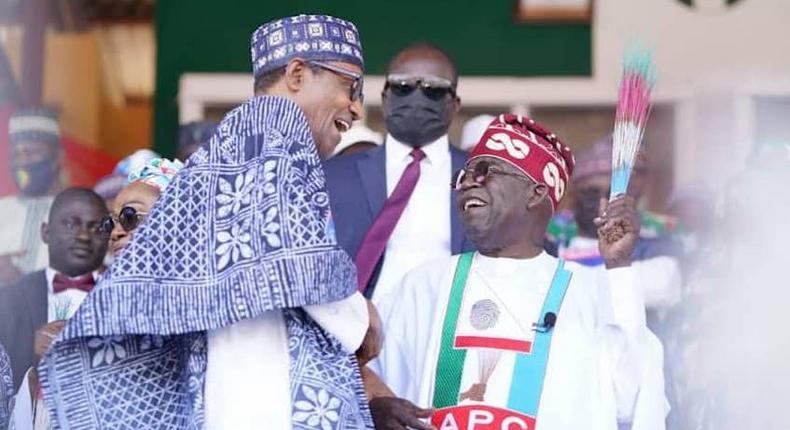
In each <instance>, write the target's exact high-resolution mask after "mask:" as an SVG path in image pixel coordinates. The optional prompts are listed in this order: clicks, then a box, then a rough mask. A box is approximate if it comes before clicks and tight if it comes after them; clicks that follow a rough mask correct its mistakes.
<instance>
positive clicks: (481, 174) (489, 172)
mask: <svg viewBox="0 0 790 430" xmlns="http://www.w3.org/2000/svg"><path fill="white" fill-rule="evenodd" d="M466 175H472V180H473V181H475V183H477V184H479V185H483V184H485V182H486V181H487V180H488V179H489V178H490V177H491V176H493V175H502V176H512V177H514V178H517V179H520V180H522V181H526V182H532V180H531V179H530V178H528V177H526V176H524V175H519V174H518V173H510V172H505V171H503V170H501V169H500V168H498V167H496V166H493V165H492V164H491V163H489V162H487V161H480V162H479V163H477V164H475V165H474V166H471V169H470V166H467V167H466V168H465V169H459V170H458V171H457V172H455V175H454V176H453V177H454V180H453V183H452V184H450V186H451V187H452V188H453V189H455V190H460V189H461V184H463V183H464V181H465V180H466Z"/></svg>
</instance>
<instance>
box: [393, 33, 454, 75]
mask: <svg viewBox="0 0 790 430" xmlns="http://www.w3.org/2000/svg"><path fill="white" fill-rule="evenodd" d="M387 74H388V75H391V74H407V75H415V76H437V77H440V78H444V79H448V80H450V81H452V82H453V85H455V84H457V83H458V70H457V69H456V67H455V62H453V59H452V58H451V57H450V55H449V54H448V53H447V52H445V51H444V50H443V49H441V48H439V47H438V46H435V45H432V44H430V43H427V42H420V43H415V44H414V45H410V46H408V47H406V48H404V49H403V50H401V51H400V52H399V53H398V54H397V55H395V57H394V58H393V59H392V61H390V63H389V66H388V67H387Z"/></svg>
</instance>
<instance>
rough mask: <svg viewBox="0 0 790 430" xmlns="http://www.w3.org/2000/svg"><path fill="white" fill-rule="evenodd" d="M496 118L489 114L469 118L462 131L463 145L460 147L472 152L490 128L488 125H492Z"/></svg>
mask: <svg viewBox="0 0 790 430" xmlns="http://www.w3.org/2000/svg"><path fill="white" fill-rule="evenodd" d="M494 118H495V117H494V116H493V115H488V114H484V115H478V116H476V117H472V118H469V119H468V120H467V121H466V123H464V127H463V128H462V129H461V144H460V145H458V146H459V147H460V148H461V150H463V151H466V152H469V151H471V150H472V148H474V147H475V146H476V145H477V142H479V141H480V138H481V137H482V136H483V133H485V131H486V128H488V124H491V121H493V120H494Z"/></svg>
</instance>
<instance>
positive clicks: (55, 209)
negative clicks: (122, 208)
mask: <svg viewBox="0 0 790 430" xmlns="http://www.w3.org/2000/svg"><path fill="white" fill-rule="evenodd" d="M75 201H79V202H80V204H81V205H83V206H87V207H90V208H92V209H96V210H98V211H100V212H106V211H107V206H106V204H105V203H104V199H102V198H101V196H100V195H98V194H96V192H95V191H93V190H91V189H90V188H78V187H75V188H67V189H65V190H63V191H62V192H60V194H58V195H57V196H55V200H54V201H53V202H52V207H51V208H50V210H49V222H50V223H51V222H52V220H53V218H56V217H57V216H58V213H59V212H60V211H61V210H62V209H63V208H64V207H65V206H66V205H67V204H69V203H71V202H75Z"/></svg>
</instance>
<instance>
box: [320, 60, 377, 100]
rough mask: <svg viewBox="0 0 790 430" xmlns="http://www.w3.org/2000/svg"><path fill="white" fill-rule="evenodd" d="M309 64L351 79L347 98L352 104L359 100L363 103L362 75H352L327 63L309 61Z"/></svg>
mask: <svg viewBox="0 0 790 430" xmlns="http://www.w3.org/2000/svg"><path fill="white" fill-rule="evenodd" d="M309 63H310V64H312V65H314V66H317V67H320V68H322V69H324V70H328V71H330V72H332V73H334V74H336V75H340V76H343V77H346V78H348V79H351V81H352V82H351V92H350V94H349V97H350V98H351V101H352V102H355V101H357V100H359V102H360V103H362V102H364V101H365V95H364V94H362V86H363V84H364V79H363V77H362V75H360V74H359V73H354V72H352V71H350V70H346V69H344V68H342V67H337V66H334V65H332V64H329V63H324V62H322V61H309Z"/></svg>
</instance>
